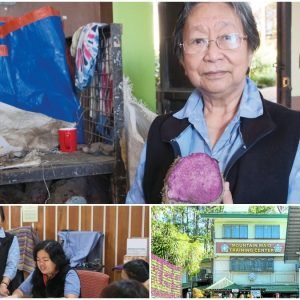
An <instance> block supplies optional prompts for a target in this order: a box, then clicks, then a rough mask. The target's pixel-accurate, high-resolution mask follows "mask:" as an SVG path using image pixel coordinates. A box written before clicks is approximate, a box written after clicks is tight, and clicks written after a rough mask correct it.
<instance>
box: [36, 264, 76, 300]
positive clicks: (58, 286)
mask: <svg viewBox="0 0 300 300" xmlns="http://www.w3.org/2000/svg"><path fill="white" fill-rule="evenodd" d="M70 269H71V268H70V266H69V265H67V266H65V267H64V268H63V269H62V270H61V271H60V272H58V273H57V274H56V275H55V276H54V277H53V278H52V279H50V280H48V282H47V284H46V285H45V284H44V280H43V274H42V273H41V271H40V270H39V269H38V268H36V269H35V270H34V272H33V275H32V280H31V283H32V285H33V287H32V297H33V298H63V297H64V289H65V280H66V276H67V273H68V272H69V270H70Z"/></svg>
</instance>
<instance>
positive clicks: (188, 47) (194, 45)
mask: <svg viewBox="0 0 300 300" xmlns="http://www.w3.org/2000/svg"><path fill="white" fill-rule="evenodd" d="M243 40H247V36H241V35H239V34H238V33H229V34H224V35H220V36H218V37H217V38H216V39H215V40H209V39H206V38H195V39H192V40H191V41H188V42H185V43H181V44H179V47H180V48H183V49H184V51H185V53H187V54H197V53H201V52H203V51H204V50H205V49H206V48H208V47H209V43H210V42H216V45H217V46H218V48H220V49H222V50H233V49H237V48H239V47H240V46H241V44H242V41H243Z"/></svg>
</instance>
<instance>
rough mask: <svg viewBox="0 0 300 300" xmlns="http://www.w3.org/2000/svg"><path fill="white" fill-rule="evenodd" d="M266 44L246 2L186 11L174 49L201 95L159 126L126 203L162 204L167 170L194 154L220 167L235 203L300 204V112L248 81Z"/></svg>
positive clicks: (154, 126)
mask: <svg viewBox="0 0 300 300" xmlns="http://www.w3.org/2000/svg"><path fill="white" fill-rule="evenodd" d="M259 44H260V40H259V34H258V31H257V28H256V23H255V20H254V17H253V14H252V11H251V8H250V6H249V5H248V4H247V3H244V2H243V3H241V2H225V3H216V2H209V3H208V2H203V3H186V4H185V5H184V8H183V10H182V12H181V13H180V15H179V18H178V20H177V24H176V28H175V47H176V48H175V49H176V53H177V56H178V58H179V60H180V63H181V64H182V66H183V68H184V70H185V74H186V76H187V77H188V78H189V80H190V81H191V83H192V84H193V85H194V87H195V88H196V89H195V90H194V92H193V93H192V94H191V95H190V97H189V98H188V100H187V102H186V104H185V106H184V107H183V109H181V110H180V111H178V112H177V113H174V114H172V115H166V116H159V117H158V118H157V119H156V120H154V122H153V124H152V126H151V128H150V131H149V135H148V140H147V144H146V145H145V147H144V149H143V152H142V154H141V161H140V164H139V166H138V170H137V175H136V180H135V182H134V185H133V186H132V188H131V190H130V191H129V193H128V195H127V199H126V201H127V203H145V202H146V203H160V202H161V190H162V188H163V181H164V178H165V175H166V173H167V171H168V168H169V167H170V165H171V164H172V162H173V161H174V159H175V158H176V157H177V156H178V155H179V156H182V157H185V156H187V155H189V154H191V153H206V154H208V155H209V156H211V157H213V158H215V159H216V160H217V161H218V162H219V167H220V169H221V171H222V173H223V177H224V180H225V181H226V182H229V184H230V191H231V194H232V197H233V202H234V203H239V204H243V203H245V204H260V203H265V204H279V203H299V202H300V197H299V195H300V148H299V139H300V113H299V112H295V111H291V110H289V109H287V108H284V107H282V106H280V105H278V104H274V103H271V102H269V101H267V100H265V99H264V98H263V97H262V95H261V94H260V92H259V91H258V89H257V87H256V85H255V84H254V83H253V82H252V81H251V80H250V79H249V78H248V76H247V75H248V73H249V68H250V65H251V60H252V57H253V53H254V51H255V50H256V49H257V48H258V46H259ZM227 186H228V185H227ZM187 188H188V187H187ZM229 202H230V201H229Z"/></svg>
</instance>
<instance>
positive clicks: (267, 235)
mask: <svg viewBox="0 0 300 300" xmlns="http://www.w3.org/2000/svg"><path fill="white" fill-rule="evenodd" d="M151 227H152V228H151V231H152V237H151V238H152V242H151V252H152V254H151V297H152V298H299V261H300V206H288V205H281V206H276V205H270V206H261V205H260V206H253V205H215V206H164V207H161V206H152V207H151Z"/></svg>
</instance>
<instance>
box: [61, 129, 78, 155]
mask: <svg viewBox="0 0 300 300" xmlns="http://www.w3.org/2000/svg"><path fill="white" fill-rule="evenodd" d="M58 141H59V148H60V151H61V152H75V151H77V129H76V128H60V129H58Z"/></svg>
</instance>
